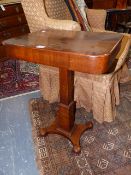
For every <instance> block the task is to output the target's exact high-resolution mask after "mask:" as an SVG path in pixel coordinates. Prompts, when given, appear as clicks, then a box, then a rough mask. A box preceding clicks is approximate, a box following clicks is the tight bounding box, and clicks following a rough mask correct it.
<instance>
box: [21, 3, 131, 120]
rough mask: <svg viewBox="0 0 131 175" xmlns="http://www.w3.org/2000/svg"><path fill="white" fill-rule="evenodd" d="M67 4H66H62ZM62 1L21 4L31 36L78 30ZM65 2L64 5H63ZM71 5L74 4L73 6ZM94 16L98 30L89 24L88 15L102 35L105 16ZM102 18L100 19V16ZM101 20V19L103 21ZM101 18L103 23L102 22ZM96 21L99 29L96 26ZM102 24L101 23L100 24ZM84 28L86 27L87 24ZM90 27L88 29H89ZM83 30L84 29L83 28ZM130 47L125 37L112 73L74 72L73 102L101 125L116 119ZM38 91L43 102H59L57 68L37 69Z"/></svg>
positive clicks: (89, 14) (103, 13) (125, 76)
mask: <svg viewBox="0 0 131 175" xmlns="http://www.w3.org/2000/svg"><path fill="white" fill-rule="evenodd" d="M65 1H66V0H65ZM65 1H64V0H53V1H52V0H37V1H36V0H22V5H23V9H24V12H25V15H26V18H27V22H28V25H29V28H30V31H31V32H34V31H37V30H43V29H49V28H53V29H60V30H75V31H79V30H81V27H80V26H81V24H82V23H79V22H80V21H79V20H77V21H78V22H75V21H73V17H72V16H71V9H69V8H68V7H67V4H66V3H65ZM66 2H67V1H66ZM73 5H74V4H73ZM97 13H98V14H100V18H99V16H98V14H97V18H96V17H95V19H97V23H98V27H97V26H96V25H95V24H96V22H95V23H93V21H91V18H93V16H92V15H93V14H94V12H93V14H91V11H88V12H87V18H90V19H88V20H89V24H90V25H93V27H92V28H91V29H90V28H89V29H90V30H92V31H94V32H95V31H100V32H102V31H104V32H105V30H104V23H105V17H106V12H105V11H103V12H102V13H101V12H100V11H99V12H97ZM102 15H103V16H102ZM102 17H103V18H102ZM101 18H102V20H101ZM98 19H100V22H101V25H103V27H102V26H99V24H100V23H99V22H98ZM103 20H104V22H103ZM86 27H88V26H87V23H86ZM90 27H91V26H90ZM83 29H85V27H83ZM87 30H88V29H87ZM129 47H130V37H129V36H128V35H127V36H124V38H123V41H122V44H121V49H120V52H119V53H118V55H117V60H118V61H117V64H116V67H115V70H114V71H113V72H112V73H109V74H104V75H90V74H85V73H80V72H75V83H74V86H75V100H76V101H77V107H84V108H85V109H86V110H87V111H92V112H93V116H94V118H95V119H96V120H97V121H98V122H100V123H102V122H103V121H107V122H111V121H113V120H114V118H115V116H116V105H118V104H119V85H118V83H119V82H120V81H123V82H124V81H126V80H129V74H128V69H127V67H126V64H125V61H126V56H127V53H128V50H129ZM39 73H40V91H41V94H42V96H43V98H44V99H45V100H48V101H49V102H51V103H52V102H55V101H59V71H58V69H57V68H53V67H48V66H44V65H40V71H39Z"/></svg>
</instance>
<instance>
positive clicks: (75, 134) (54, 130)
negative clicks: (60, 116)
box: [40, 121, 93, 153]
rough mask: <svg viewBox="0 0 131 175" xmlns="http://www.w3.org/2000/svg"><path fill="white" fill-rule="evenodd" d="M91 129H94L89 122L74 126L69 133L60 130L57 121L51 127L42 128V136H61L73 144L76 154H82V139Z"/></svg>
mask: <svg viewBox="0 0 131 175" xmlns="http://www.w3.org/2000/svg"><path fill="white" fill-rule="evenodd" d="M91 128H93V123H92V122H87V123H86V124H74V127H73V128H72V130H71V131H70V132H67V131H64V130H63V129H62V128H59V127H58V125H57V123H56V121H54V122H53V123H52V125H51V126H49V127H47V128H40V136H46V135H47V134H60V135H62V136H64V137H66V138H68V139H69V140H70V141H71V142H72V144H73V151H74V152H75V153H80V151H81V147H80V137H81V135H82V133H83V132H84V131H86V130H87V129H91Z"/></svg>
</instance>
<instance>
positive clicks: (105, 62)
mask: <svg viewBox="0 0 131 175" xmlns="http://www.w3.org/2000/svg"><path fill="white" fill-rule="evenodd" d="M122 37H123V36H122V35H121V34H116V33H107V32H103V33H102V32H99V33H98V32H82V31H79V32H77V31H64V30H43V31H39V32H34V33H30V34H26V35H24V36H20V37H17V38H12V39H8V40H6V41H4V42H3V44H4V45H5V48H6V52H7V56H11V57H15V58H18V59H23V60H26V61H31V62H35V63H39V64H45V65H49V66H55V67H63V68H67V69H69V70H74V71H82V72H88V73H105V72H106V71H108V69H109V67H110V66H111V63H112V61H113V59H114V58H115V55H116V54H117V52H118V50H119V48H120V43H121V40H122Z"/></svg>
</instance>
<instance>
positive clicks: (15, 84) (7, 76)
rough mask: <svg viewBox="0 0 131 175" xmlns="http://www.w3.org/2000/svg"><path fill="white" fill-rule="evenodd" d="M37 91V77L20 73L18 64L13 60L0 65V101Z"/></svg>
mask: <svg viewBox="0 0 131 175" xmlns="http://www.w3.org/2000/svg"><path fill="white" fill-rule="evenodd" d="M38 89H39V76H38V75H36V74H33V73H27V72H21V71H20V67H19V63H18V62H17V63H16V61H15V60H8V61H5V62H2V63H0V99H3V98H6V97H10V96H14V95H19V94H23V93H27V92H31V91H35V90H38Z"/></svg>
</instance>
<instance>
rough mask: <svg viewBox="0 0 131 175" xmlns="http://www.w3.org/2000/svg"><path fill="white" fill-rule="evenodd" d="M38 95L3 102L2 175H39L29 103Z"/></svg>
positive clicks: (0, 107) (0, 119) (0, 118)
mask: <svg viewBox="0 0 131 175" xmlns="http://www.w3.org/2000/svg"><path fill="white" fill-rule="evenodd" d="M39 96H40V95H39V93H38V92H35V93H32V94H28V95H23V96H20V97H15V98H11V99H6V100H4V101H0V175H38V174H39V173H38V170H37V167H36V163H35V153H34V150H33V142H32V131H31V123H30V117H29V108H28V102H29V99H31V98H36V97H39Z"/></svg>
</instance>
